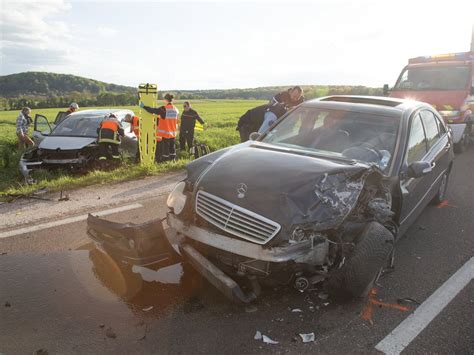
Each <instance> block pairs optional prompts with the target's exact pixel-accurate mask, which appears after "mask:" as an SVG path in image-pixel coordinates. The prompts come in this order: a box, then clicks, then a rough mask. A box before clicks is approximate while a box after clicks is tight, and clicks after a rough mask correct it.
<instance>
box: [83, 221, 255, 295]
mask: <svg viewBox="0 0 474 355" xmlns="http://www.w3.org/2000/svg"><path fill="white" fill-rule="evenodd" d="M87 234H88V235H89V236H90V238H91V239H92V240H93V241H94V242H95V244H96V245H97V246H98V248H99V249H102V250H103V251H105V252H106V253H107V254H108V255H110V256H111V257H112V258H114V259H115V260H117V261H119V262H121V263H124V264H128V265H137V266H142V267H150V268H153V269H157V268H158V269H159V268H161V267H165V266H168V265H171V264H174V263H176V262H178V261H179V260H180V256H178V254H177V253H176V252H175V251H174V249H173V246H172V245H171V243H170V241H169V240H168V237H167V234H166V232H165V230H164V229H163V225H162V221H161V220H153V221H150V222H148V223H144V224H133V223H116V222H110V221H106V220H103V219H100V218H98V217H94V216H93V215H91V214H89V216H88V218H87ZM179 249H180V251H181V252H182V253H183V255H184V256H185V258H186V260H187V261H189V263H190V264H191V265H192V266H193V267H194V269H196V270H197V271H198V272H199V273H200V274H201V275H202V276H204V277H205V278H206V279H207V280H208V281H209V282H210V283H211V284H212V285H213V286H215V287H216V288H217V289H219V290H220V291H221V292H222V293H223V294H224V295H225V296H226V297H227V298H228V299H230V300H231V301H233V302H237V303H250V302H252V301H254V300H255V299H256V298H257V296H258V293H259V287H258V286H257V285H252V288H253V289H252V291H250V292H249V293H247V294H246V293H244V291H243V290H242V289H241V288H240V286H239V285H238V284H237V282H235V281H234V280H233V279H231V278H230V277H229V276H227V275H226V274H225V273H224V272H222V271H221V270H220V269H219V268H218V267H216V266H215V265H214V264H213V263H211V262H210V261H209V260H208V259H207V258H205V257H204V256H203V255H202V254H201V253H200V252H198V251H197V250H196V249H195V248H194V247H193V246H192V245H190V244H187V243H181V244H180V245H179Z"/></svg>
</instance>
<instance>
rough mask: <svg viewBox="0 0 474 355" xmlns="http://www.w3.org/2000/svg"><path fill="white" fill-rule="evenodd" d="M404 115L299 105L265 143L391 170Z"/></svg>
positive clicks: (269, 135)
mask: <svg viewBox="0 0 474 355" xmlns="http://www.w3.org/2000/svg"><path fill="white" fill-rule="evenodd" d="M399 122H400V118H399V117H393V116H381V115H377V114H369V113H361V112H353V111H342V110H329V109H322V108H316V107H299V108H297V109H296V110H294V111H293V112H291V113H290V114H288V115H287V116H286V117H285V118H283V119H282V121H280V122H279V123H278V124H277V125H276V126H275V127H274V128H273V129H272V130H271V131H269V132H268V133H267V134H266V135H265V136H263V138H262V140H261V141H262V142H264V143H269V144H273V145H277V146H281V147H285V148H290V149H291V148H294V149H298V150H305V151H309V152H312V153H315V154H319V155H324V156H327V157H328V158H329V159H331V157H334V158H339V159H340V158H343V159H344V158H346V159H354V160H358V161H361V162H364V163H369V164H373V165H376V166H378V167H379V168H380V169H381V170H386V169H388V167H389V165H390V164H391V160H392V159H391V158H392V156H393V152H394V147H395V142H396V137H397V132H398V126H399Z"/></svg>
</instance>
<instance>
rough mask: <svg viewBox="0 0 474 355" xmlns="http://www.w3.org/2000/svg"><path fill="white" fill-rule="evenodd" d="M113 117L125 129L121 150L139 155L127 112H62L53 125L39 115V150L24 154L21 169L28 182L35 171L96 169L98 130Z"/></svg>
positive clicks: (36, 121) (35, 124)
mask: <svg viewBox="0 0 474 355" xmlns="http://www.w3.org/2000/svg"><path fill="white" fill-rule="evenodd" d="M111 113H114V114H115V115H116V116H117V118H118V120H119V121H120V122H121V124H122V126H123V127H124V131H125V136H124V137H123V138H122V140H121V144H120V147H121V150H122V151H123V152H127V153H128V154H129V155H131V156H134V155H135V154H136V149H137V148H136V147H137V137H136V136H135V133H133V131H131V129H130V126H129V123H127V122H125V121H124V119H125V115H127V114H131V115H133V111H131V110H127V109H118V108H115V109H102V110H83V111H78V112H74V113H71V114H69V115H66V113H65V112H59V113H58V115H57V117H56V119H55V120H54V122H49V121H48V119H47V118H46V117H45V116H43V115H36V116H35V119H34V122H33V127H34V131H33V140H34V141H35V143H36V146H35V147H33V148H32V149H30V150H28V151H27V152H25V153H24V154H23V155H22V157H21V159H20V162H19V164H18V165H19V169H20V172H21V173H22V175H23V177H24V178H25V180H26V181H29V180H30V179H31V176H30V174H31V172H32V171H34V170H36V169H55V168H60V169H67V170H71V171H88V170H90V169H92V168H93V167H94V163H96V161H97V158H98V155H99V144H98V143H97V137H98V133H97V129H98V127H99V124H100V122H101V121H102V120H103V119H104V117H105V115H108V114H111Z"/></svg>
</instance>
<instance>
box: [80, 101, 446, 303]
mask: <svg viewBox="0 0 474 355" xmlns="http://www.w3.org/2000/svg"><path fill="white" fill-rule="evenodd" d="M253 138H254V140H253V141H252V140H251V141H248V142H245V143H242V144H239V145H236V146H232V147H229V148H227V149H223V150H220V151H217V152H214V153H212V154H209V155H207V156H205V157H202V158H200V159H197V160H195V161H193V162H192V163H190V164H189V165H188V166H187V177H186V179H185V180H183V181H182V182H180V183H178V184H177V185H176V187H175V188H174V190H173V191H172V192H171V194H170V195H169V197H168V207H169V208H170V212H169V213H168V215H167V218H166V224H167V225H168V227H169V228H168V229H167V230H166V232H165V230H164V229H163V228H161V227H158V226H155V228H154V229H150V223H149V224H147V225H135V224H126V225H123V224H117V223H112V222H106V221H103V220H101V219H99V218H96V217H93V216H89V219H88V233H89V235H90V236H91V237H92V239H93V240H95V242H96V244H97V245H98V246H99V247H100V248H101V249H102V250H105V251H107V252H108V253H111V254H113V255H115V256H116V257H119V258H120V257H122V258H123V259H124V260H125V263H131V264H141V265H153V261H152V260H156V262H157V263H158V261H159V260H158V259H160V260H164V259H166V257H164V258H163V255H165V254H166V252H168V253H169V254H170V255H171V254H176V255H178V254H179V256H176V255H173V258H176V257H179V258H184V259H185V260H187V261H188V262H189V263H190V264H191V265H192V266H193V267H194V268H195V269H196V270H197V271H198V272H200V273H201V274H202V275H203V276H204V277H205V278H206V279H207V280H209V282H210V283H211V284H213V285H214V286H216V287H217V288H218V289H219V290H221V291H222V292H223V293H224V294H225V295H226V296H227V297H229V298H230V299H232V300H235V301H238V302H244V303H247V302H251V301H253V300H255V299H256V297H257V296H258V294H259V292H260V290H261V288H260V286H261V285H272V286H275V285H293V286H294V287H295V288H297V289H298V290H305V289H308V288H311V286H312V285H313V284H316V283H320V282H323V283H324V285H325V287H326V289H327V290H328V291H329V292H331V293H332V294H337V295H342V296H351V297H363V296H365V295H366V294H367V293H368V291H369V290H370V288H371V287H372V285H373V283H374V282H375V281H376V279H377V277H378V276H379V275H380V272H381V270H382V269H383V268H384V267H385V265H387V262H388V260H389V259H390V256H391V253H392V250H393V247H394V242H395V241H396V240H397V238H399V237H400V236H401V235H403V234H404V232H405V231H406V230H407V228H408V227H409V226H410V224H412V223H413V221H414V220H415V219H416V218H417V216H418V215H419V214H420V213H421V211H422V210H423V209H424V208H425V207H426V206H427V205H428V204H429V203H430V201H431V202H435V203H437V202H440V201H441V200H443V199H444V195H445V192H446V188H447V184H448V179H449V174H450V171H451V168H452V164H453V157H454V154H453V149H452V139H451V134H450V132H449V131H448V130H447V128H446V126H445V124H444V123H443V120H442V118H441V117H440V115H439V114H438V113H437V112H436V111H435V110H434V109H433V108H432V107H431V106H429V105H427V104H424V103H421V102H415V101H407V100H399V99H387V98H377V97H362V96H330V97H326V98H321V99H318V100H312V101H309V102H306V103H303V104H302V105H300V106H298V107H297V108H296V109H294V110H292V111H291V112H289V113H288V114H286V115H285V116H283V117H282V118H281V119H280V120H278V121H277V122H276V123H275V124H274V125H273V127H271V128H270V129H269V131H267V132H266V133H264V134H263V135H261V136H258V137H255V136H254V137H253ZM153 223H155V224H157V223H158V222H157V221H155V222H153ZM165 226H166V225H165ZM164 242H166V243H165V244H166V245H165V244H164ZM158 249H160V250H158ZM166 249H167V251H166ZM175 251H176V253H175ZM157 265H158V264H157Z"/></svg>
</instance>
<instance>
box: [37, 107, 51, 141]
mask: <svg viewBox="0 0 474 355" xmlns="http://www.w3.org/2000/svg"><path fill="white" fill-rule="evenodd" d="M51 131H52V127H51V125H50V123H49V121H48V119H47V118H46V116H43V115H39V114H36V115H35V119H34V121H33V135H32V138H33V141H34V142H35V144H36V145H38V144H39V143H40V142H41V141H42V140H43V139H44V138H45V137H46V136H49V134H50V133H51Z"/></svg>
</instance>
